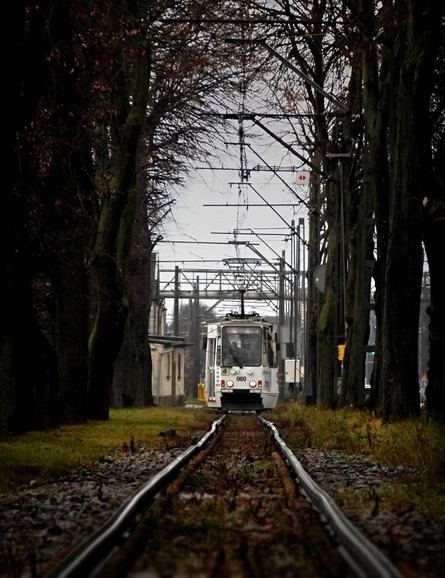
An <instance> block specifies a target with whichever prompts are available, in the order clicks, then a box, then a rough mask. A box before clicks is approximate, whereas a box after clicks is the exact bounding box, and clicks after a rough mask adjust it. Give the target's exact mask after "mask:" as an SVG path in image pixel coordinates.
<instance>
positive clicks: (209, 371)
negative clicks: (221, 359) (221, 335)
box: [205, 327, 216, 399]
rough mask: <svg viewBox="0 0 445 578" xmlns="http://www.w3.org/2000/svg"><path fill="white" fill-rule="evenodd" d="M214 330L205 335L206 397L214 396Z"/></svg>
mask: <svg viewBox="0 0 445 578" xmlns="http://www.w3.org/2000/svg"><path fill="white" fill-rule="evenodd" d="M215 366H216V331H211V329H210V327H209V332H208V336H207V348H206V375H205V384H206V389H207V397H208V399H212V398H214V397H215V373H216V372H215V369H216V367H215Z"/></svg>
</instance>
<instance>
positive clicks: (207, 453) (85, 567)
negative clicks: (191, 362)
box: [47, 414, 399, 578]
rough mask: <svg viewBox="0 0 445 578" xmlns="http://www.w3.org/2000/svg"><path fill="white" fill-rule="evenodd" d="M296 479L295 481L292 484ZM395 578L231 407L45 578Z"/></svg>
mask: <svg viewBox="0 0 445 578" xmlns="http://www.w3.org/2000/svg"><path fill="white" fill-rule="evenodd" d="M294 480H296V481H297V483H296V484H295V482H294ZM296 575H298V576H320V577H322V576H344V577H348V576H366V577H374V576H375V577H382V578H383V577H388V578H392V577H394V578H395V577H396V576H399V573H398V571H397V569H396V568H395V567H394V566H392V564H391V563H390V562H389V561H388V560H387V559H386V558H385V557H384V556H383V555H382V554H381V553H380V552H379V551H378V550H377V549H376V548H375V546H373V545H372V544H371V543H370V542H369V541H368V540H367V539H366V538H365V537H364V536H363V535H362V534H361V533H360V532H358V531H357V530H356V529H355V528H354V527H353V526H352V524H350V523H349V521H348V520H347V519H346V518H345V517H344V516H343V514H342V513H341V512H340V511H338V509H337V508H336V506H335V505H334V503H333V501H332V500H331V499H330V498H329V496H328V495H327V494H326V493H325V492H324V491H323V490H321V488H319V486H317V484H315V483H314V482H313V481H312V480H311V478H310V477H309V476H308V475H307V474H306V472H305V471H304V470H303V468H302V467H301V464H300V463H299V462H298V460H297V459H296V457H295V456H294V455H293V453H292V452H291V451H290V450H289V448H287V446H286V444H285V443H284V442H283V440H282V439H281V438H280V435H279V433H278V431H277V430H276V428H275V426H274V425H273V424H271V423H270V422H268V421H267V420H264V419H262V418H258V417H257V416H256V415H255V414H246V415H234V414H229V415H227V416H223V417H221V419H219V420H217V421H215V422H214V423H213V425H212V428H211V430H210V431H209V432H208V433H207V434H206V435H205V436H204V437H203V438H202V439H201V440H200V441H199V442H198V443H197V444H196V445H194V446H192V447H190V448H188V449H187V450H186V451H185V452H183V453H182V454H181V455H180V456H179V457H178V458H176V459H175V460H174V461H173V462H172V463H171V464H169V466H167V467H166V468H165V469H164V470H162V471H161V472H159V473H158V474H156V475H155V476H154V477H153V478H151V479H150V480H149V481H148V482H147V483H146V484H145V485H144V486H142V487H141V488H140V489H139V490H138V491H137V492H136V493H135V494H133V495H132V496H130V497H129V498H128V499H127V500H126V501H125V503H124V504H123V505H122V506H121V507H120V508H119V509H118V511H116V512H115V513H114V514H113V515H112V516H111V517H110V518H109V520H108V521H107V522H106V523H105V524H104V525H103V526H101V527H100V528H99V529H98V530H97V531H96V532H95V533H94V534H92V535H91V536H90V537H89V538H88V539H86V540H85V541H83V542H82V543H81V544H79V545H78V546H77V547H76V548H75V549H74V550H73V551H72V552H71V553H70V555H69V556H68V557H67V558H65V559H64V560H63V561H62V562H60V563H59V564H58V565H57V566H55V567H54V568H53V569H52V570H51V571H50V572H49V573H48V574H47V576H48V578H55V577H57V578H64V577H66V578H68V577H70V578H71V577H77V576H79V577H82V578H85V577H86V576H97V577H100V578H112V577H117V576H126V577H128V578H137V577H140V576H150V577H157V576H178V577H181V578H182V577H188V576H190V577H198V576H202V577H212V578H219V577H221V578H222V577H230V578H232V577H234V578H237V577H240V578H241V577H244V576H255V577H260V578H261V577H263V576H264V577H268V578H273V577H277V578H278V577H280V578H281V577H287V576H296Z"/></svg>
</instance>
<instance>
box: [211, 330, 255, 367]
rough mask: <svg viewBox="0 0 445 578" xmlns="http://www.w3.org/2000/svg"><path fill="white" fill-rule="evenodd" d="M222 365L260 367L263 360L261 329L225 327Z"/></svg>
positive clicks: (222, 344) (223, 331) (222, 338)
mask: <svg viewBox="0 0 445 578" xmlns="http://www.w3.org/2000/svg"><path fill="white" fill-rule="evenodd" d="M221 342H222V343H221V346H222V363H221V365H225V366H232V365H240V366H244V365H248V366H251V367H258V366H260V365H261V360H262V330H261V327H223V328H222V335H221Z"/></svg>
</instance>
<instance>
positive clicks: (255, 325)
mask: <svg viewBox="0 0 445 578" xmlns="http://www.w3.org/2000/svg"><path fill="white" fill-rule="evenodd" d="M276 344H277V339H276V331H275V330H274V326H273V325H272V324H271V323H269V322H267V321H264V320H263V319H260V318H259V317H258V315H257V314H255V313H254V314H249V315H238V314H234V313H231V314H230V315H229V316H227V318H226V319H225V320H224V321H219V322H214V323H209V324H208V326H207V344H206V374H205V386H206V393H207V401H208V406H209V407H214V408H218V409H221V410H223V411H230V410H237V411H239V410H250V411H251V410H253V411H261V410H263V409H272V408H274V407H275V406H276V403H277V399H278V381H277V347H276Z"/></svg>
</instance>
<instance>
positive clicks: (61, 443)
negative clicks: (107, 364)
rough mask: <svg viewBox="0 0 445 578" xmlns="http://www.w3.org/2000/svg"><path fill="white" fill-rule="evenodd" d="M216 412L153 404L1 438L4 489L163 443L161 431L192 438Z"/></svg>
mask: <svg viewBox="0 0 445 578" xmlns="http://www.w3.org/2000/svg"><path fill="white" fill-rule="evenodd" d="M214 419H215V414H214V413H213V412H210V411H208V410H205V409H196V410H194V409H184V408H174V407H154V408H142V409H119V410H111V411H110V419H109V420H108V421H100V422H88V423H86V424H80V425H71V426H63V427H60V428H57V429H52V430H45V431H33V432H28V433H26V434H23V435H18V436H13V437H1V438H0V491H2V492H4V491H8V489H11V487H13V486H14V485H16V484H28V483H29V482H30V481H31V480H37V481H42V480H44V479H48V478H50V477H53V476H58V475H61V474H63V473H66V472H68V471H72V470H75V469H76V468H81V467H84V466H87V465H89V464H91V463H92V462H94V461H96V460H98V459H100V458H101V457H102V456H106V455H116V454H118V453H119V452H122V451H139V450H140V449H142V448H153V447H162V444H164V443H165V439H164V438H162V437H159V433H160V432H161V431H162V430H164V429H167V428H173V429H175V431H176V434H177V435H178V436H180V437H181V438H185V441H187V438H188V439H190V441H191V436H192V435H193V434H194V433H195V432H197V431H203V430H206V429H207V426H208V424H210V423H211V422H212V421H213V420H214Z"/></svg>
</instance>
